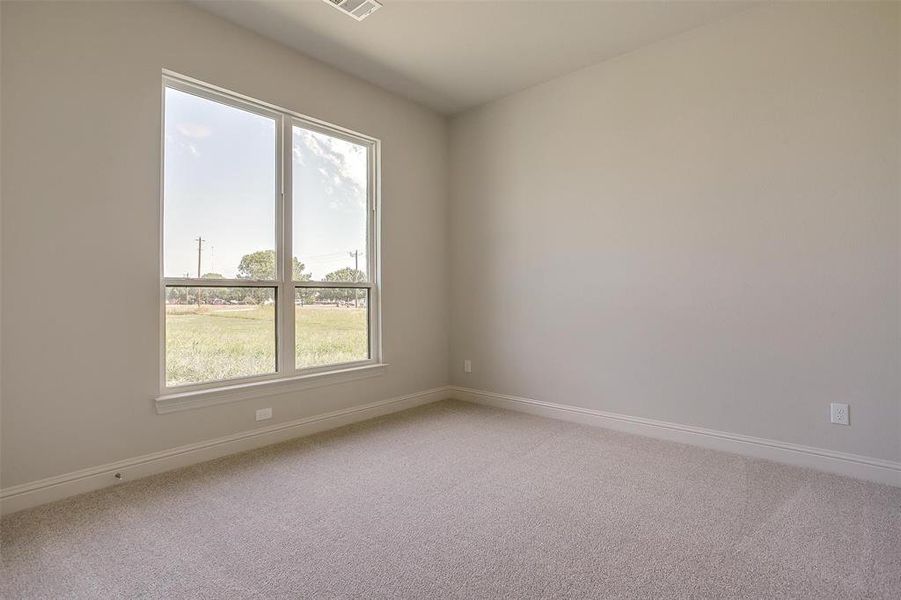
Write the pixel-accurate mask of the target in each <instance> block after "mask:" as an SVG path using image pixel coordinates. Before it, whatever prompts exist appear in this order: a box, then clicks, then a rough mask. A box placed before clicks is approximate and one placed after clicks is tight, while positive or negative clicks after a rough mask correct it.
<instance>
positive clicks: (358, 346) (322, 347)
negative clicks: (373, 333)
mask: <svg viewBox="0 0 901 600" xmlns="http://www.w3.org/2000/svg"><path fill="white" fill-rule="evenodd" d="M294 357H295V364H296V365H297V368H298V369H304V368H307V367H319V366H322V365H334V364H340V363H347V362H354V361H358V360H366V359H368V358H369V290H367V289H359V288H297V289H296V290H295V294H294Z"/></svg>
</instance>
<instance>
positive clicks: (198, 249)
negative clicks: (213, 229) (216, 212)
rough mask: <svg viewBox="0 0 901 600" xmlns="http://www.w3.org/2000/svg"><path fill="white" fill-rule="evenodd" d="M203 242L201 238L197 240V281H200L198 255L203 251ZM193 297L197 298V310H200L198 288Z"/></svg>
mask: <svg viewBox="0 0 901 600" xmlns="http://www.w3.org/2000/svg"><path fill="white" fill-rule="evenodd" d="M204 241H205V240H204V239H203V238H202V237H198V238H197V279H200V253H201V252H202V251H203V242H204ZM195 295H196V296H197V308H198V309H200V288H197V292H196V294H195Z"/></svg>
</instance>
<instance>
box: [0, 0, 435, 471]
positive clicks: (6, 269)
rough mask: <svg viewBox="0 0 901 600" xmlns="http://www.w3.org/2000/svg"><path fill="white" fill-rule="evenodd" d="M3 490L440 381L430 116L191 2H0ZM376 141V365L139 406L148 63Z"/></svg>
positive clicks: (150, 287) (146, 307) (148, 299)
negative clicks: (188, 404)
mask: <svg viewBox="0 0 901 600" xmlns="http://www.w3.org/2000/svg"><path fill="white" fill-rule="evenodd" d="M2 11H3V19H2V27H3V30H2V129H3V149H2V170H3V174H4V178H3V182H2V195H3V215H2V223H3V231H2V244H3V245H2V258H3V264H2V269H3V277H4V280H3V298H2V310H3V314H2V320H3V325H4V328H3V346H4V354H3V364H2V398H3V406H2V411H3V425H2V426H3V429H2V456H3V461H2V485H3V487H10V486H14V485H17V484H22V483H25V482H30V481H34V480H37V479H41V478H44V477H49V476H53V475H58V474H62V473H68V472H71V471H73V470H76V469H80V468H84V467H90V466H94V465H99V464H104V463H108V462H110V461H116V460H120V459H126V458H130V457H133V456H138V455H143V454H146V453H150V452H154V451H158V450H163V449H167V448H172V447H175V446H180V445H183V444H190V443H193V442H196V441H200V440H206V439H211V438H216V437H219V436H223V435H228V434H231V433H234V432H239V431H244V430H248V429H251V428H253V427H254V426H255V422H254V411H255V409H256V408H261V407H264V406H271V407H272V408H273V412H274V417H273V419H272V420H271V421H267V422H266V423H265V425H269V424H275V423H278V422H279V421H290V420H294V419H298V418H302V417H304V416H307V415H314V414H319V413H325V412H329V411H333V410H338V409H341V408H345V407H347V406H349V405H353V404H365V403H368V402H373V401H377V400H382V399H385V398H391V397H396V396H400V395H403V394H406V393H410V392H416V391H420V390H424V389H429V388H433V387H436V386H441V385H444V384H446V383H447V362H448V359H447V353H448V332H447V325H448V323H447V313H448V307H447V281H448V272H447V270H448V260H447V243H446V233H447V227H446V223H447V222H446V219H447V216H446V193H447V192H446V163H447V156H446V155H447V124H446V121H445V120H444V119H443V118H441V117H439V116H437V115H435V114H433V113H432V112H430V111H428V110H426V109H423V108H421V107H419V106H418V105H416V104H413V103H411V102H409V101H407V100H403V99H400V98H399V97H396V96H393V95H392V94H389V93H387V92H385V91H383V90H380V89H378V88H376V87H374V86H371V85H369V84H365V83H363V82H360V81H359V80H356V79H354V78H352V77H349V76H347V75H344V74H341V73H339V72H337V71H335V70H333V69H331V68H329V67H326V66H324V65H323V64H321V63H319V62H316V61H313V60H311V59H308V58H306V57H303V56H302V55H300V54H298V53H296V52H295V51H292V50H289V49H287V48H286V47H284V46H281V45H279V44H276V43H275V42H271V41H268V40H266V39H264V38H262V37H260V36H257V35H256V34H253V33H250V32H248V31H246V30H243V29H241V28H239V27H237V26H234V25H232V24H229V23H228V22H226V21H224V20H221V19H219V18H218V17H214V16H212V15H209V14H207V13H205V12H203V11H201V10H198V9H196V8H194V7H191V6H186V5H182V4H175V3H166V2H140V3H134V2H126V3H94V2H91V3H85V4H81V3H68V2H66V3H39V2H35V3H31V2H26V3H11V2H3V3H2ZM164 68H166V69H171V70H173V71H176V72H179V73H183V74H185V75H189V76H192V77H195V78H198V79H200V80H203V81H207V82H209V83H213V84H216V85H219V86H221V87H225V88H228V89H232V90H234V91H237V92H240V93H243V94H246V95H248V96H252V97H255V98H259V99H261V100H264V101H267V102H271V103H273V104H277V105H280V106H284V107H286V108H289V109H292V110H296V111H298V112H301V113H304V114H308V115H311V116H313V117H317V118H320V119H323V120H326V121H330V122H333V123H336V124H339V125H342V126H344V127H348V128H350V129H354V130H357V131H361V132H363V133H366V134H369V135H371V136H374V137H377V138H380V139H381V140H382V154H383V157H382V158H383V166H382V201H383V204H382V234H383V246H382V272H383V295H382V299H383V340H382V342H383V346H384V352H385V359H386V360H387V362H389V363H390V364H391V366H390V367H389V368H388V369H387V372H386V373H385V374H384V375H383V376H381V377H377V378H373V379H366V380H362V381H357V382H352V383H345V384H340V385H335V386H331V387H320V388H316V389H313V390H307V391H304V392H302V393H295V394H290V395H283V396H278V397H267V398H265V399H263V400H259V401H255V400H247V401H243V402H238V403H234V404H228V405H222V406H217V407H209V408H203V409H198V410H192V411H186V412H179V413H173V414H166V415H157V414H155V411H154V404H153V399H154V397H155V396H156V395H157V394H158V392H159V390H158V377H159V318H160V317H159V313H160V309H159V239H160V223H159V212H160V211H159V202H160V121H161V114H160V101H161V94H160V86H161V70H162V69H164Z"/></svg>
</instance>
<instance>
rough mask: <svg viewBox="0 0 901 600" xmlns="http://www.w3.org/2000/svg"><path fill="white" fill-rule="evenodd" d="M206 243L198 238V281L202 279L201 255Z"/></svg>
mask: <svg viewBox="0 0 901 600" xmlns="http://www.w3.org/2000/svg"><path fill="white" fill-rule="evenodd" d="M205 241H206V240H205V239H203V238H201V237H198V238H197V279H200V253H201V252H202V251H203V243H204V242H205Z"/></svg>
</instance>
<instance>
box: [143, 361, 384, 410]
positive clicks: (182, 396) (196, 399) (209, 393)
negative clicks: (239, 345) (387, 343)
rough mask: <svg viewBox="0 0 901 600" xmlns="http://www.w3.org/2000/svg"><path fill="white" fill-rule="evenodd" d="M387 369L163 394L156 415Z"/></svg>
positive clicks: (378, 367)
mask: <svg viewBox="0 0 901 600" xmlns="http://www.w3.org/2000/svg"><path fill="white" fill-rule="evenodd" d="M387 366H388V365H387V364H386V363H379V364H375V365H365V366H362V367H351V368H349V369H342V370H338V371H328V372H325V373H312V374H309V375H300V376H297V377H289V378H285V379H271V380H269V381H255V382H253V383H243V384H239V385H230V386H226V387H218V388H212V389H206V390H193V391H190V392H177V393H173V394H164V395H162V396H159V397H158V398H156V400H155V401H154V403H155V404H156V412H157V414H160V415H162V414H165V413H170V412H177V411H181V410H192V409H195V408H203V407H204V406H215V405H217V404H227V403H230V402H240V401H241V400H249V399H250V398H265V397H266V396H275V395H278V394H286V393H290V392H296V391H300V390H308V389H312V388H317V387H322V386H326V385H335V384H339V383H347V382H349V381H356V380H358V379H368V378H370V377H378V376H380V375H382V374H383V373H384V372H385V368H386V367H387Z"/></svg>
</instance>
